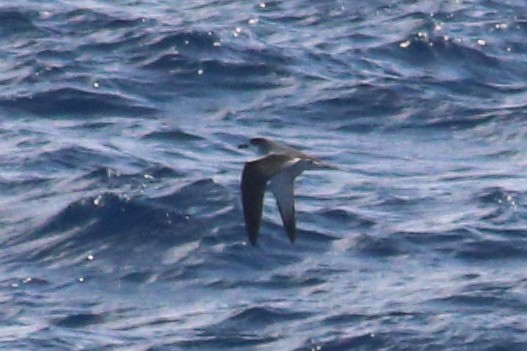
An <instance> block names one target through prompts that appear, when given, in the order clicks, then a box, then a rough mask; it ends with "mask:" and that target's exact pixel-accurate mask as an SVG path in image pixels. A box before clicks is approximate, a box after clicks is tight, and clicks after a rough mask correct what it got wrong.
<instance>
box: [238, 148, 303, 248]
mask: <svg viewBox="0 0 527 351" xmlns="http://www.w3.org/2000/svg"><path fill="white" fill-rule="evenodd" d="M298 161H299V159H298V158H292V157H290V156H287V155H282V154H269V155H267V156H265V157H262V158H259V159H257V160H254V161H250V162H247V163H246V164H245V167H244V168H243V172H242V179H241V191H242V205H243V215H244V218H245V227H246V229H247V235H248V236H249V241H250V242H251V244H253V245H256V240H257V239H258V232H259V230H260V223H261V219H262V207H263V198H264V194H265V188H266V186H267V182H268V181H269V180H270V179H271V178H272V177H274V176H275V175H277V174H278V173H280V172H281V171H282V169H284V168H285V167H288V166H290V165H292V164H295V163H296V162H298ZM275 196H276V194H275ZM277 199H278V198H277Z"/></svg>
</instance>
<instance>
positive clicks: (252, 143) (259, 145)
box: [238, 138, 271, 155]
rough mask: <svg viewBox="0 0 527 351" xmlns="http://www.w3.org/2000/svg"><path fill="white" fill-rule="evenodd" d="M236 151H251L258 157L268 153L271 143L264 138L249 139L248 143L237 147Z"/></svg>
mask: <svg viewBox="0 0 527 351" xmlns="http://www.w3.org/2000/svg"><path fill="white" fill-rule="evenodd" d="M238 149H253V150H256V151H257V152H258V153H259V154H260V155H265V154H267V153H269V151H270V149H271V143H270V141H269V140H267V139H265V138H251V139H250V140H249V142H248V143H244V144H240V145H238Z"/></svg>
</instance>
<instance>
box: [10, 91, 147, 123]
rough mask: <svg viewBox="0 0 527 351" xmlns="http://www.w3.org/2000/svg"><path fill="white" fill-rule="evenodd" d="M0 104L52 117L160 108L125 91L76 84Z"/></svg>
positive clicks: (134, 112) (135, 114)
mask: <svg viewBox="0 0 527 351" xmlns="http://www.w3.org/2000/svg"><path fill="white" fill-rule="evenodd" d="M0 104H1V105H3V106H4V107H7V108H9V109H15V110H22V111H27V112H31V113H34V114H38V115H49V116H57V115H59V116H64V115H76V116H83V115H85V114H86V113H91V114H104V115H107V114H110V115H126V116H129V115H134V116H137V115H141V116H143V115H148V114H153V113H155V112H156V111H157V109H156V108H155V107H152V106H149V105H148V104H145V103H144V102H140V101H138V100H137V99H135V98H131V97H126V96H124V95H122V94H115V93H104V92H95V91H88V90H84V89H79V88H73V87H64V88H56V89H52V90H48V91H43V92H38V93H34V94H32V95H29V96H16V97H9V98H3V99H2V100H1V101H0Z"/></svg>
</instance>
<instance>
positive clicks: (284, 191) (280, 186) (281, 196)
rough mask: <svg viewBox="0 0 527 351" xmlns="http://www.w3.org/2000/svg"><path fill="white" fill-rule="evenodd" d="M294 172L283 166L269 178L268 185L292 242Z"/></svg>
mask: <svg viewBox="0 0 527 351" xmlns="http://www.w3.org/2000/svg"><path fill="white" fill-rule="evenodd" d="M295 177H296V174H294V172H291V171H289V170H288V168H285V169H284V170H283V171H282V172H280V173H278V174H276V175H275V176H274V177H272V178H271V180H270V182H269V187H270V188H271V191H272V192H273V194H274V197H275V198H276V203H277V205H278V209H279V210H280V216H281V217H282V223H283V224H284V228H285V229H286V231H287V235H288V236H289V240H290V241H291V242H292V243H293V242H295V239H296V216H295V194H294V181H295Z"/></svg>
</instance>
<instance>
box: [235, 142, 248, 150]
mask: <svg viewBox="0 0 527 351" xmlns="http://www.w3.org/2000/svg"><path fill="white" fill-rule="evenodd" d="M248 147H249V145H247V144H245V143H244V144H240V145H238V149H247V148H248Z"/></svg>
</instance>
